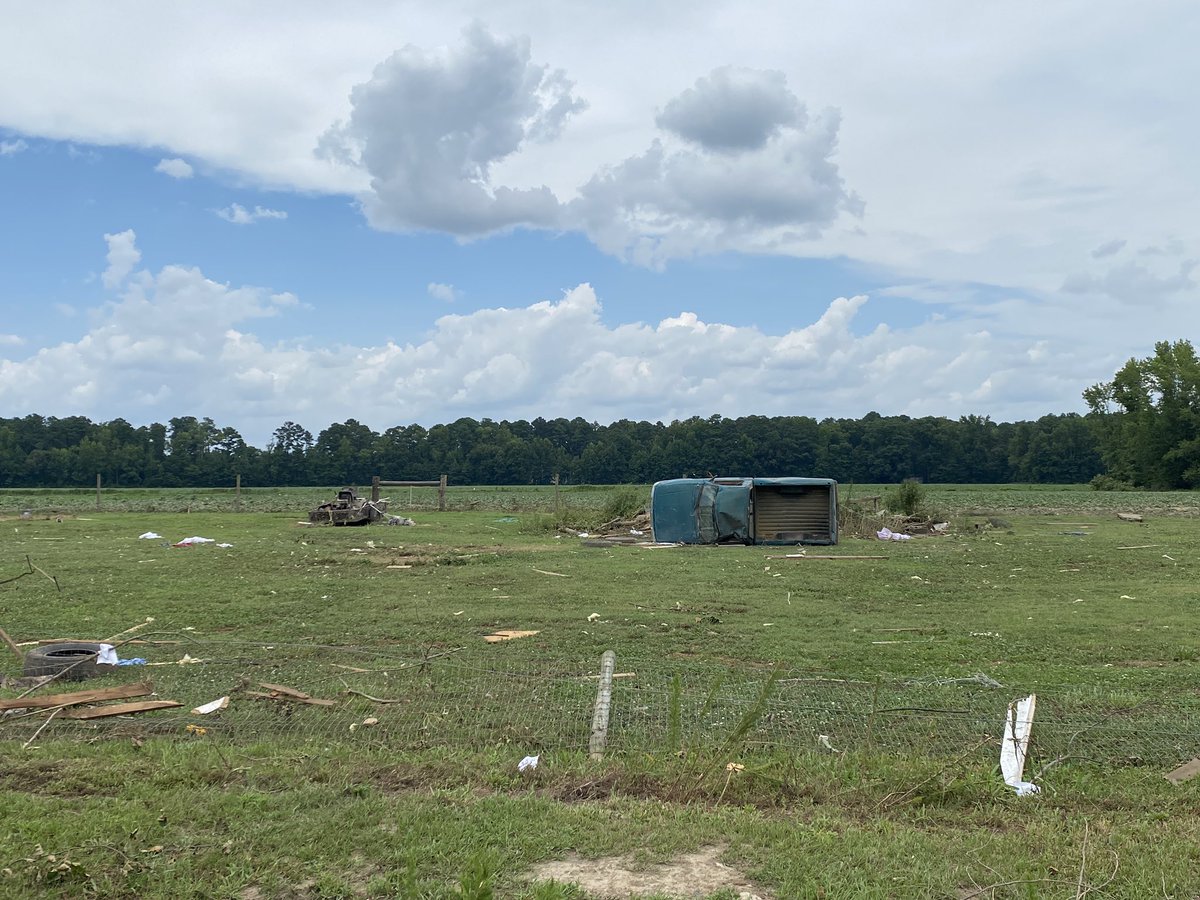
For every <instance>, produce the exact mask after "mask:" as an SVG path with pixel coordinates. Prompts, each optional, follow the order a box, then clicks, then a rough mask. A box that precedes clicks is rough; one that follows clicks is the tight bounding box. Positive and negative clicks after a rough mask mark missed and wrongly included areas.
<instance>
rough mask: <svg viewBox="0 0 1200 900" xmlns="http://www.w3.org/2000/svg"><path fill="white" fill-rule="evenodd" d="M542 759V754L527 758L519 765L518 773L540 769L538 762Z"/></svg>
mask: <svg viewBox="0 0 1200 900" xmlns="http://www.w3.org/2000/svg"><path fill="white" fill-rule="evenodd" d="M540 759H541V754H538V755H537V756H526V757H525V758H524V759H523V760H521V761H520V762H519V763H517V771H518V772H526V771H528V772H532V771H533V770H534V769H536V768H537V767H538V760H540Z"/></svg>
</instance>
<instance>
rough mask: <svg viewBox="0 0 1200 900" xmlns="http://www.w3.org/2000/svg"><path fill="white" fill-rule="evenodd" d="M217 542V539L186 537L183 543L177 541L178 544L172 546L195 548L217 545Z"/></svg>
mask: <svg viewBox="0 0 1200 900" xmlns="http://www.w3.org/2000/svg"><path fill="white" fill-rule="evenodd" d="M216 542H217V540H216V538H206V537H199V536H195V537H186V538H184V539H183V540H182V541H177V542H176V543H174V544H172V545H171V546H172V547H194V546H196V545H197V544H215V543H216Z"/></svg>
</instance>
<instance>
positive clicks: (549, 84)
mask: <svg viewBox="0 0 1200 900" xmlns="http://www.w3.org/2000/svg"><path fill="white" fill-rule="evenodd" d="M572 87H573V85H572V84H571V82H570V81H569V80H567V78H566V76H565V75H564V74H563V72H562V71H560V70H553V71H552V70H550V69H549V68H548V67H546V66H543V65H537V64H535V63H534V62H533V61H532V57H531V51H530V42H529V39H528V38H527V37H514V38H507V39H504V38H498V37H495V36H493V35H492V34H491V33H490V32H489V31H488V30H487V29H486V28H484V27H483V26H482V25H479V24H475V25H472V26H470V27H469V28H467V29H466V30H465V31H464V33H463V43H462V44H461V45H460V46H458V47H456V48H453V49H447V50H444V51H442V52H440V53H428V52H426V51H424V50H422V49H420V48H418V47H414V46H407V47H404V48H403V49H401V50H397V51H396V52H395V53H393V54H392V55H391V56H390V57H388V59H386V60H384V61H383V62H382V63H380V64H379V65H378V66H376V67H375V71H374V72H373V73H372V76H371V78H370V80H369V81H366V82H363V83H362V84H359V85H356V86H355V88H354V90H353V91H352V92H351V95H350V100H351V106H352V110H351V113H350V118H349V120H348V121H346V122H343V123H339V124H337V125H335V126H334V127H332V128H330V129H329V130H328V131H326V132H325V134H324V135H323V136H322V137H321V139H320V142H319V144H318V147H317V152H318V155H320V156H321V157H322V158H325V159H329V160H332V161H334V162H340V163H344V164H350V165H354V166H357V167H360V168H361V169H363V170H364V171H365V172H366V173H367V174H368V175H369V176H370V182H371V190H370V192H369V193H368V194H367V195H366V197H365V198H364V200H363V208H364V210H365V212H366V214H367V217H368V218H369V219H370V221H371V223H372V224H373V225H375V226H376V227H379V228H385V229H393V230H400V231H405V230H413V229H433V230H439V231H446V232H449V233H451V234H455V235H459V236H464V237H469V236H475V235H482V234H487V233H489V232H493V231H499V230H503V229H506V228H510V227H512V226H516V225H532V226H551V225H554V224H555V223H556V222H557V220H558V213H559V203H558V199H557V198H556V197H555V196H554V194H553V193H552V192H551V191H550V189H549V188H547V187H545V186H541V187H535V188H528V189H517V188H511V187H506V186H504V185H496V184H493V182H492V167H493V166H494V165H495V164H496V163H498V162H500V161H502V160H504V159H505V158H507V157H509V156H511V155H512V154H514V153H517V152H518V151H519V150H520V149H521V148H522V146H524V145H526V144H528V143H530V142H534V141H544V140H552V139H553V138H554V137H556V136H557V135H558V133H559V132H560V130H561V129H562V127H563V124H564V123H565V122H566V120H567V118H568V117H569V116H570V115H571V114H572V113H575V112H578V111H579V110H581V109H582V108H583V106H584V104H583V102H582V101H581V100H579V99H577V98H576V97H575V96H574V95H573V93H572Z"/></svg>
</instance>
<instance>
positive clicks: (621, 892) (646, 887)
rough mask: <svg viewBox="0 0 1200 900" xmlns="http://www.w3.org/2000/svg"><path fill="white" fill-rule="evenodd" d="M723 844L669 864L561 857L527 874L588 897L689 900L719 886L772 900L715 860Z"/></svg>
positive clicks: (747, 899)
mask: <svg viewBox="0 0 1200 900" xmlns="http://www.w3.org/2000/svg"><path fill="white" fill-rule="evenodd" d="M724 851H725V848H724V847H704V848H701V849H700V850H697V851H696V852H695V853H686V854H684V855H683V856H680V857H679V858H678V859H675V860H672V861H671V862H669V863H663V864H659V865H651V866H639V865H638V864H637V863H636V861H635V860H634V859H633V858H632V857H630V856H619V857H609V858H606V859H584V858H582V857H580V856H577V855H575V854H571V855H570V856H568V857H567V858H566V859H562V860H554V861H551V862H545V863H540V864H539V865H537V866H534V867H533V869H531V870H530V871H529V873H528V876H529V878H530V879H531V880H533V881H548V880H550V879H554V880H555V881H558V882H567V883H574V884H577V885H579V886H580V887H581V888H583V890H584V891H586V892H587V894H588V896H593V897H603V898H606V900H626V898H631V897H640V896H646V895H650V894H654V895H661V896H664V897H673V898H679V900H692V898H703V897H707V896H709V895H710V894H714V893H716V892H717V891H721V890H732V891H735V892H736V893H737V895H738V897H739V898H741V900H772V898H771V895H770V894H768V893H767V892H766V891H764V890H763V889H762V888H759V887H757V886H755V885H754V884H753V883H752V882H751V881H750V880H749V879H747V878H746V877H745V876H744V875H742V873H741V872H739V871H738V870H737V869H735V868H733V867H732V866H727V865H725V864H724V863H722V862H721V861H720V859H719V857H720V855H721V854H722V853H723V852H724Z"/></svg>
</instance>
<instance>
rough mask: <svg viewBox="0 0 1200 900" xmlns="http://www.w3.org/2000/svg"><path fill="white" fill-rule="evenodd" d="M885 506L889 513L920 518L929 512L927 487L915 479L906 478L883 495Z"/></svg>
mask: <svg viewBox="0 0 1200 900" xmlns="http://www.w3.org/2000/svg"><path fill="white" fill-rule="evenodd" d="M883 504H884V506H886V507H887V509H888V511H889V512H892V513H895V514H897V515H901V516H920V515H924V514H926V513H927V512H928V505H929V504H928V497H927V495H926V491H925V485H923V484H921V482H919V481H917V480H916V479H913V478H906V479H904V481H902V482H900V484H898V485H896V486H895V487H890V488H888V489H887V490H886V491H884V493H883Z"/></svg>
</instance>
